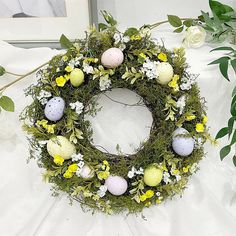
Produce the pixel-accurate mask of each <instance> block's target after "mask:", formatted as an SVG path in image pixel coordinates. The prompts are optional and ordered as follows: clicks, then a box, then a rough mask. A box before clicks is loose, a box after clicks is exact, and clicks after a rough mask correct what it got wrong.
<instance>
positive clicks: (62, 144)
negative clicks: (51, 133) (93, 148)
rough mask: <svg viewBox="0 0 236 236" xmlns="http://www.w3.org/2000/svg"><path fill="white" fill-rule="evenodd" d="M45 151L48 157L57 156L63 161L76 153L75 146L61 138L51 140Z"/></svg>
mask: <svg viewBox="0 0 236 236" xmlns="http://www.w3.org/2000/svg"><path fill="white" fill-rule="evenodd" d="M47 151H48V153H49V155H50V156H52V157H54V156H55V155H59V156H61V157H62V158H64V159H65V160H68V159H70V158H71V156H72V155H73V154H75V152H76V150H75V146H74V145H73V144H72V143H71V142H70V141H69V140H68V139H67V138H65V137H63V136H56V137H53V138H51V139H50V140H49V141H48V143H47Z"/></svg>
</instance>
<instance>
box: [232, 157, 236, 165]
mask: <svg viewBox="0 0 236 236" xmlns="http://www.w3.org/2000/svg"><path fill="white" fill-rule="evenodd" d="M233 163H234V166H235V167H236V155H234V156H233Z"/></svg>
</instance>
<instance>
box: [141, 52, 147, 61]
mask: <svg viewBox="0 0 236 236" xmlns="http://www.w3.org/2000/svg"><path fill="white" fill-rule="evenodd" d="M139 56H140V57H142V58H144V59H146V58H147V56H146V55H145V54H144V53H143V52H141V53H139Z"/></svg>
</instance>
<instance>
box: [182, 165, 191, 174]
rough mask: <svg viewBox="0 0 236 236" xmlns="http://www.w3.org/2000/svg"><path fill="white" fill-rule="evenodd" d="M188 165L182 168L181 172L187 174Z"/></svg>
mask: <svg viewBox="0 0 236 236" xmlns="http://www.w3.org/2000/svg"><path fill="white" fill-rule="evenodd" d="M189 168H190V165H188V166H186V167H183V172H184V173H187V172H188V171H189Z"/></svg>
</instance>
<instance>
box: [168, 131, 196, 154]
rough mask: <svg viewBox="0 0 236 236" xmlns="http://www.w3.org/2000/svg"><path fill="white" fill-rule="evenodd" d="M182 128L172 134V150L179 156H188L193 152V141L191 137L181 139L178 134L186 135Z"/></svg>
mask: <svg viewBox="0 0 236 236" xmlns="http://www.w3.org/2000/svg"><path fill="white" fill-rule="evenodd" d="M188 133H189V132H188V131H187V130H186V129H184V128H178V129H176V130H175V132H174V133H173V138H172V148H173V150H174V152H175V153H176V154H178V155H180V156H188V155H190V154H191V153H192V152H193V149H194V140H193V138H191V137H181V136H178V135H179V134H188Z"/></svg>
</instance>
